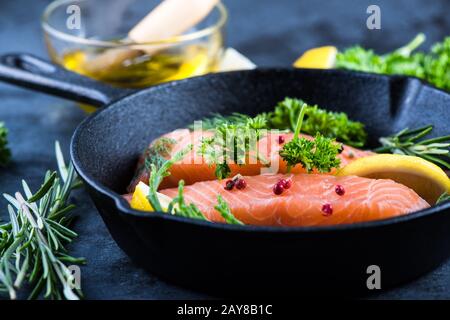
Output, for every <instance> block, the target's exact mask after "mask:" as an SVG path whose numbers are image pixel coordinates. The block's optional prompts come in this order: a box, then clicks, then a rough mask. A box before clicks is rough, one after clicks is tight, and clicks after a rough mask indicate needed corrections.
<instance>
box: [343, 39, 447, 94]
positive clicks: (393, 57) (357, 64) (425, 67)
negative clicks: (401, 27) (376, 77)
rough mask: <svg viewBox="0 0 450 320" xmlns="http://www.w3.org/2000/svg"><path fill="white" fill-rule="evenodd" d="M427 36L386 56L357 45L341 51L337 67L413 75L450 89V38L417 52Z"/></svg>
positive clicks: (439, 86) (414, 40)
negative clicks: (427, 49)
mask: <svg viewBox="0 0 450 320" xmlns="http://www.w3.org/2000/svg"><path fill="white" fill-rule="evenodd" d="M425 39H426V38H425V35H424V34H422V33H421V34H418V35H417V36H416V37H415V38H414V39H413V40H412V41H411V42H410V43H408V44H407V45H405V46H404V47H401V48H399V49H397V50H395V51H393V52H391V53H387V54H384V55H378V54H376V53H375V52H374V51H373V50H370V49H364V48H362V47H360V46H354V47H351V48H348V49H347V50H345V51H343V52H340V53H338V55H337V57H336V68H340V69H348V70H356V71H364V72H373V73H381V74H388V75H392V74H399V75H406V76H414V77H418V78H421V79H424V80H426V81H428V82H429V83H431V84H433V85H435V86H436V87H438V88H441V89H444V90H450V37H447V38H445V39H444V40H443V41H442V42H438V43H436V44H435V45H433V47H432V48H431V51H430V52H428V53H426V52H415V50H416V49H417V48H418V47H420V46H421V45H422V44H423V43H424V42H425Z"/></svg>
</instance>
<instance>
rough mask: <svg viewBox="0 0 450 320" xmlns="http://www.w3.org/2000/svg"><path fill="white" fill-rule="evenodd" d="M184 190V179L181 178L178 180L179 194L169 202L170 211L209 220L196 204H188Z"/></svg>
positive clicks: (178, 214)
mask: <svg viewBox="0 0 450 320" xmlns="http://www.w3.org/2000/svg"><path fill="white" fill-rule="evenodd" d="M183 192H184V181H183V180H180V181H179V182H178V196H176V197H175V198H174V199H173V200H172V202H171V203H170V204H169V209H168V211H169V212H171V213H173V214H175V215H177V216H180V217H186V218H192V219H200V220H207V219H206V217H205V215H204V214H203V213H202V212H201V211H200V210H199V209H198V208H197V206H196V205H195V204H193V203H191V204H186V202H185V200H184V196H183Z"/></svg>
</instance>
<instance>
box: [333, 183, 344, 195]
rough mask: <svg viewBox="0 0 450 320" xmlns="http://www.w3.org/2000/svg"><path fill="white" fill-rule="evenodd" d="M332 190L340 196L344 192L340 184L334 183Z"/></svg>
mask: <svg viewBox="0 0 450 320" xmlns="http://www.w3.org/2000/svg"><path fill="white" fill-rule="evenodd" d="M334 191H336V193H337V194H338V195H340V196H343V195H344V194H345V189H344V187H343V186H341V185H340V184H338V185H336V187H335V188H334Z"/></svg>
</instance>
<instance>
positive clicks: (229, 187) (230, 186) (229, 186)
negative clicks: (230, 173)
mask: <svg viewBox="0 0 450 320" xmlns="http://www.w3.org/2000/svg"><path fill="white" fill-rule="evenodd" d="M234 185H235V183H234V181H233V180H228V181H227V182H226V183H225V187H224V189H225V190H229V191H230V190H233V188H234Z"/></svg>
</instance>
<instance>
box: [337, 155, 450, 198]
mask: <svg viewBox="0 0 450 320" xmlns="http://www.w3.org/2000/svg"><path fill="white" fill-rule="evenodd" d="M337 175H338V176H349V175H354V176H360V177H367V178H374V179H391V180H394V181H396V182H398V183H401V184H403V185H405V186H407V187H410V188H411V189H413V190H414V191H416V193H417V194H418V195H419V196H421V197H422V198H423V199H425V200H426V201H427V202H428V203H429V204H431V205H433V204H435V203H436V200H437V199H438V198H439V197H440V196H441V195H442V194H443V193H444V192H448V193H450V179H449V178H448V177H447V175H446V173H445V172H444V171H443V170H442V169H441V168H439V167H438V166H437V165H435V164H433V163H431V162H429V161H427V160H424V159H422V158H419V157H413V156H404V155H398V154H379V155H375V156H370V157H364V158H360V159H357V160H355V161H353V162H351V163H350V164H348V165H346V166H345V167H343V168H342V169H340V170H339V171H338V172H337Z"/></svg>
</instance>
